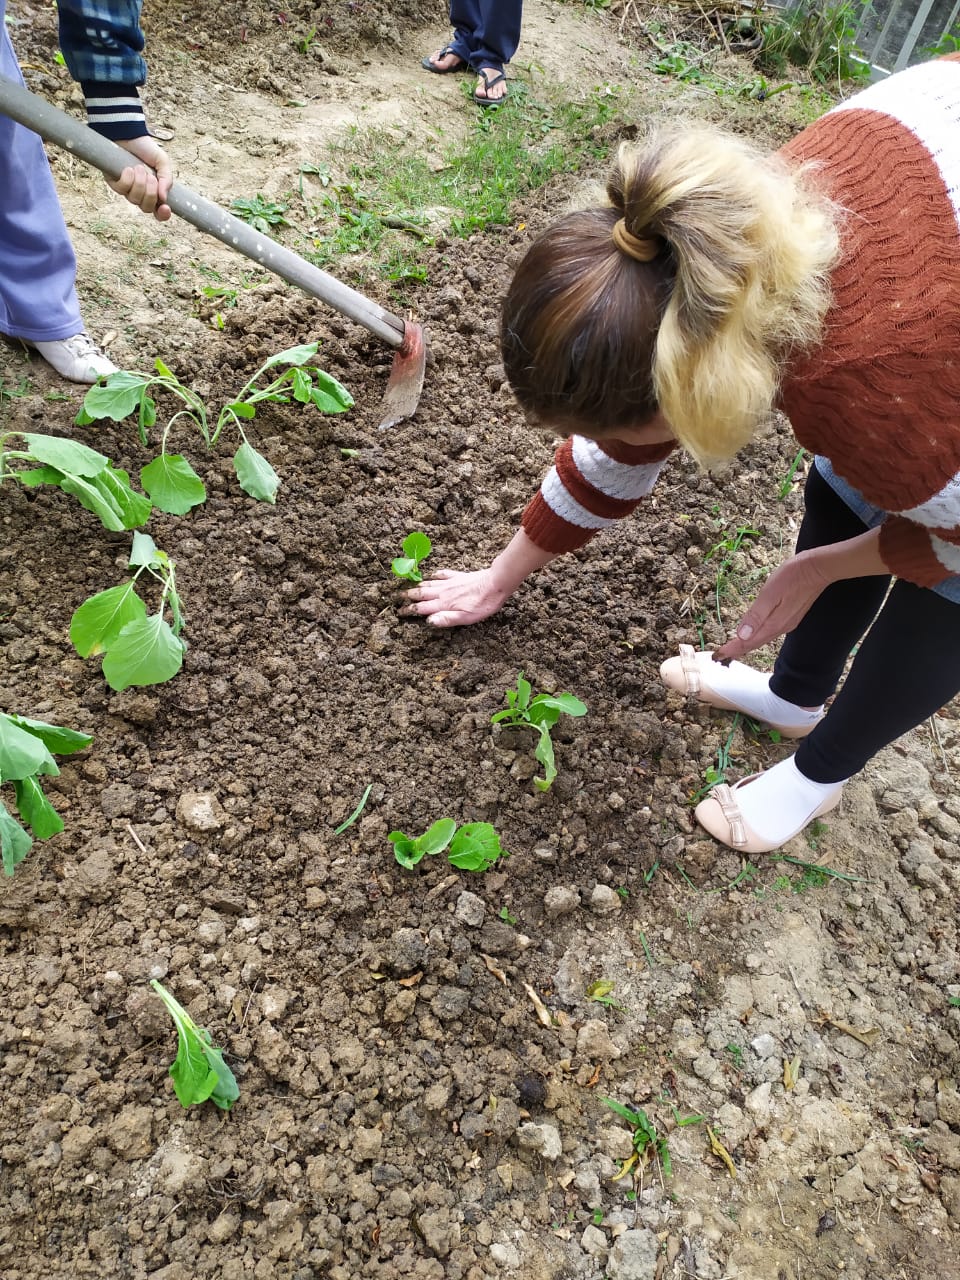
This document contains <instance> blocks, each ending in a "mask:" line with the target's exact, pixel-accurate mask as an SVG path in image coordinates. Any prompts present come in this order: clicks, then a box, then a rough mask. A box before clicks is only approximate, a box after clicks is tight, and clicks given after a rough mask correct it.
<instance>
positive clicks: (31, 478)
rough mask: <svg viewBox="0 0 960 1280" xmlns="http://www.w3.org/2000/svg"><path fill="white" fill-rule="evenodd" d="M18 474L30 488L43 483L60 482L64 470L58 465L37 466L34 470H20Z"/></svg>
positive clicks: (18, 477)
mask: <svg viewBox="0 0 960 1280" xmlns="http://www.w3.org/2000/svg"><path fill="white" fill-rule="evenodd" d="M16 475H17V479H18V480H19V481H20V483H21V484H25V485H26V486H27V488H28V489H35V488H37V486H38V485H41V484H59V483H60V481H61V480H62V479H63V472H62V471H58V470H57V468H56V467H36V468H34V469H33V470H32V471H18V472H17V473H16Z"/></svg>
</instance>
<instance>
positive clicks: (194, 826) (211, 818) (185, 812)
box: [177, 791, 227, 831]
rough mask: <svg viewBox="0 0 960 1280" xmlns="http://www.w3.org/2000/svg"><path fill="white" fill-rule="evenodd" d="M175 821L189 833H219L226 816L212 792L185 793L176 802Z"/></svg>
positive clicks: (224, 824) (223, 825) (224, 823)
mask: <svg viewBox="0 0 960 1280" xmlns="http://www.w3.org/2000/svg"><path fill="white" fill-rule="evenodd" d="M177 821H178V822H181V823H183V825H184V826H185V827H189V829H190V830H191V831H220V830H222V829H223V827H225V826H226V825H227V815H226V814H225V813H224V811H223V809H222V807H221V805H220V801H219V800H218V799H217V797H216V796H215V795H214V794H213V792H212V791H185V792H184V793H183V795H182V796H181V797H180V799H179V800H178V801H177Z"/></svg>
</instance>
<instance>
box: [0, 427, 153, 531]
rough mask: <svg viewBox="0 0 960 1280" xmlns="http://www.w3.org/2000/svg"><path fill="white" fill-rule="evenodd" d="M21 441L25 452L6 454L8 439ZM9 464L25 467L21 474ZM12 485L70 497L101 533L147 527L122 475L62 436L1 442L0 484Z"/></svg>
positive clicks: (140, 499)
mask: <svg viewBox="0 0 960 1280" xmlns="http://www.w3.org/2000/svg"><path fill="white" fill-rule="evenodd" d="M14 435H20V436H22V438H23V440H24V441H25V442H26V446H27V447H26V448H25V449H10V448H7V441H8V440H9V439H10V437H11V436H14ZM11 462H15V463H18V464H19V463H27V464H28V466H27V467H26V468H25V469H21V468H20V467H19V466H16V467H11V465H10V464H11ZM4 480H16V481H19V483H20V484H23V485H26V486H27V487H28V488H31V489H32V488H35V487H36V486H37V485H41V484H53V485H56V486H57V487H58V488H60V489H62V490H63V491H64V493H70V494H72V495H73V496H74V497H75V498H76V499H77V501H78V502H79V503H80V505H81V506H82V507H85V508H86V510H87V511H92V512H93V514H94V515H95V516H97V517H98V518H99V520H100V523H101V524H102V525H103V527H104V528H105V529H111V530H112V531H113V532H114V533H121V532H122V531H123V530H124V529H136V528H137V527H138V526H139V525H142V524H146V522H147V520H148V519H149V518H150V512H151V510H152V507H151V504H150V502H149V500H148V499H147V498H145V497H144V496H143V494H142V493H137V492H135V490H133V489H132V488H131V487H130V477H129V476H128V475H127V473H126V471H121V470H120V469H119V468H118V467H115V466H114V465H113V463H112V462H111V461H110V459H109V458H107V457H105V456H104V454H102V453H98V452H97V451H96V449H91V448H90V447H89V446H88V445H85V444H81V443H80V442H79V441H77V440H68V439H65V438H64V437H62V436H44V435H34V434H31V433H30V432H16V431H11V432H9V433H8V434H7V435H5V436H0V484H2V483H3V481H4Z"/></svg>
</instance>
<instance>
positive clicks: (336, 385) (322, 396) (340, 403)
mask: <svg viewBox="0 0 960 1280" xmlns="http://www.w3.org/2000/svg"><path fill="white" fill-rule="evenodd" d="M313 375H314V377H315V378H316V386H315V387H314V388H313V390H312V391H311V392H310V399H311V400H312V401H313V403H314V404H315V405H316V406H317V408H318V409H319V410H320V411H321V413H345V412H346V411H347V409H352V408H353V405H354V399H353V396H352V395H351V394H350V392H349V391H348V390H347V388H346V387H345V386H344V385H343V384H342V383H340V382H338V381H337V380H336V378H334V377H333V376H332V375H331V374H329V373H324V371H323V370H322V369H314V371H313Z"/></svg>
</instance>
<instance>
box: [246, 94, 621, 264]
mask: <svg viewBox="0 0 960 1280" xmlns="http://www.w3.org/2000/svg"><path fill="white" fill-rule="evenodd" d="M614 115H617V116H623V118H624V119H628V118H629V112H628V111H627V109H626V108H623V107H622V105H621V103H620V96H619V91H618V90H616V89H613V88H610V87H603V88H597V89H595V90H594V91H593V92H591V93H589V94H587V95H586V96H585V97H583V98H580V99H577V100H570V99H565V98H562V97H560V96H558V95H556V94H555V93H554V92H553V91H552V90H551V89H549V88H548V87H546V86H544V87H542V88H541V87H537V88H536V89H532V88H531V87H529V86H528V85H526V84H525V83H523V82H521V81H515V82H514V83H513V85H512V88H511V96H510V100H509V101H508V102H507V104H506V105H505V106H503V107H501V108H500V109H499V110H498V111H497V112H496V113H490V114H487V115H483V114H478V115H477V118H476V120H475V122H474V123H473V124H472V126H471V128H470V130H469V132H468V134H467V136H466V138H465V139H464V140H463V141H462V142H460V143H459V144H457V145H455V146H450V147H448V148H447V149H446V150H445V151H444V152H443V153H442V155H441V156H440V158H439V163H437V160H436V158H434V160H433V163H431V162H430V161H429V160H428V159H427V158H426V157H425V156H424V155H422V154H420V153H415V152H413V151H409V150H404V149H402V148H401V149H398V147H397V142H396V139H395V138H393V137H391V136H390V135H388V134H385V133H382V132H378V131H376V130H364V131H360V130H358V129H351V130H349V131H348V132H347V133H346V134H345V135H344V136H343V138H342V140H341V141H340V142H339V143H337V144H335V145H334V146H332V147H331V149H330V151H329V155H328V157H327V158H326V159H325V160H322V161H320V162H318V163H306V164H303V165H302V166H301V167H300V171H299V174H298V178H297V187H298V189H297V190H296V191H291V192H289V193H287V194H286V195H283V196H279V197H277V198H276V200H275V201H272V202H268V201H265V200H264V199H263V197H257V199H256V201H251V202H249V203H250V204H251V206H253V205H254V204H256V205H257V208H253V207H251V209H250V211H249V216H251V217H256V216H260V217H263V216H264V208H265V207H267V206H268V205H269V212H271V213H275V214H277V215H278V218H277V221H276V222H273V221H271V225H270V227H269V230H270V231H271V232H272V233H273V234H281V233H282V232H283V227H284V223H287V225H288V226H289V221H288V219H287V214H288V213H289V214H290V219H291V220H292V219H293V216H294V215H293V212H292V211H293V209H294V207H295V205H296V204H297V203H299V205H300V206H301V208H302V214H299V215H298V216H297V217H296V226H295V228H294V234H295V232H296V231H297V230H298V229H299V228H301V227H302V228H303V233H304V237H305V238H306V239H307V241H308V246H307V248H306V249H302V247H301V246H300V245H297V246H296V247H297V249H298V251H301V252H303V254H304V256H305V257H306V258H308V259H309V260H310V261H312V262H314V263H316V264H317V265H318V266H321V267H327V266H329V265H330V264H331V263H335V262H337V261H338V260H340V259H342V258H344V257H349V256H363V257H365V258H366V259H368V260H369V262H370V265H371V269H372V270H373V271H374V272H375V273H376V274H378V275H380V276H381V277H382V278H384V279H386V280H392V281H394V282H396V283H397V284H398V285H402V286H410V285H416V284H417V283H420V282H423V281H424V280H425V279H426V276H427V268H426V265H425V254H424V252H423V251H424V248H425V247H427V246H429V245H431V244H433V243H434V241H435V240H436V238H437V237H439V236H446V237H466V236H469V235H472V234H474V233H476V232H482V231H484V230H486V229H487V228H491V227H506V226H510V225H511V224H512V223H513V222H514V221H515V217H516V215H515V212H514V209H513V206H514V202H515V201H517V200H519V199H522V198H523V196H525V195H527V194H528V193H529V192H531V191H534V190H536V189H538V188H540V187H542V186H543V185H544V184H546V183H547V182H549V181H550V179H551V178H553V177H554V176H556V175H557V174H568V173H578V172H581V171H583V170H584V169H586V168H588V167H589V168H591V169H592V168H594V167H595V166H596V165H597V164H598V163H599V162H602V161H603V160H604V159H606V157H607V155H608V153H609V150H610V142H611V141H612V139H608V138H606V137H604V136H603V134H602V132H601V131H602V128H603V126H604V125H606V124H607V123H608V122H609V121H610V120H612V119H613V117H614ZM311 179H312V180H311ZM236 203H237V202H235V204H236ZM281 219H282V221H281ZM283 234H287V235H289V234H290V232H289V231H287V232H283Z"/></svg>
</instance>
